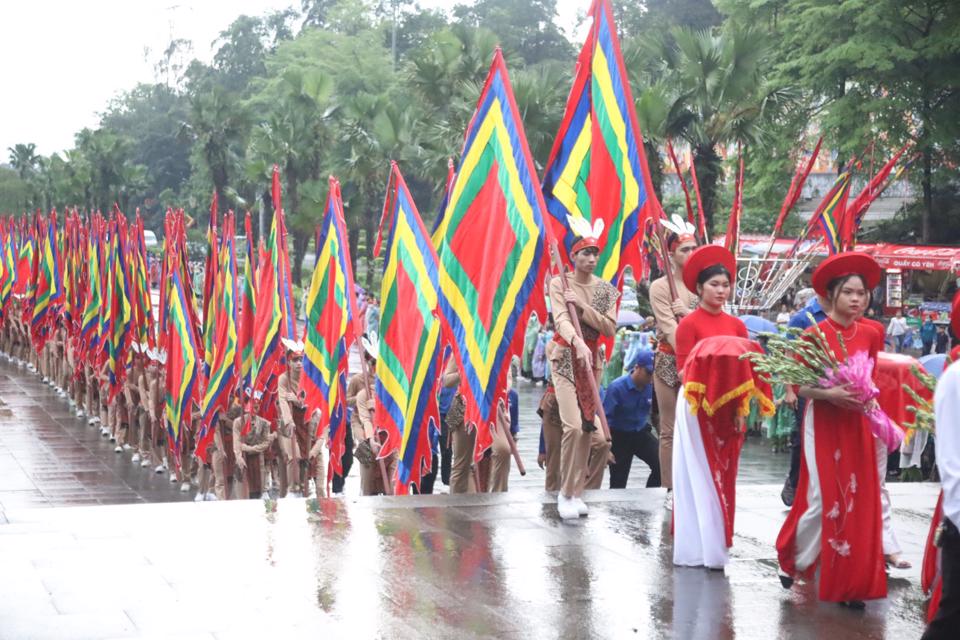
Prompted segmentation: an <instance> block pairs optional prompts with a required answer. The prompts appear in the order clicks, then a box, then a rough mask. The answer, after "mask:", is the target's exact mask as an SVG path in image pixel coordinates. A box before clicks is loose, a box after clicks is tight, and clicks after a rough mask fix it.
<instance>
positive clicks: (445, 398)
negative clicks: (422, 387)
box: [437, 386, 457, 486]
mask: <svg viewBox="0 0 960 640" xmlns="http://www.w3.org/2000/svg"><path fill="white" fill-rule="evenodd" d="M455 395H457V388H456V387H443V386H441V387H440V395H439V397H438V399H437V401H438V403H439V405H440V434H439V437H438V444H439V448H440V481H441V482H442V483H443V484H445V485H447V486H450V467H451V464H452V462H453V449H452V447H451V440H450V428H449V426H448V425H447V412H448V411H450V405H451V404H453V397H454V396H455Z"/></svg>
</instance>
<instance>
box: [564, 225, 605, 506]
mask: <svg viewBox="0 0 960 640" xmlns="http://www.w3.org/2000/svg"><path fill="white" fill-rule="evenodd" d="M569 219H570V220H571V228H572V229H573V230H574V232H575V233H577V235H579V236H580V238H581V239H580V240H578V241H577V242H576V243H575V244H574V245H573V248H572V250H571V251H570V255H571V258H572V260H573V264H574V271H573V273H564V274H563V275H561V276H558V277H555V278H553V279H552V280H551V281H550V288H549V290H550V308H551V311H552V312H553V322H554V325H555V326H556V333H555V334H554V336H553V340H551V341H550V342H549V343H548V344H547V350H546V351H547V358H549V359H550V365H551V367H550V375H551V376H552V378H553V379H552V382H553V387H554V389H555V392H556V398H557V405H558V408H559V410H560V420H561V421H562V422H563V435H562V437H561V441H560V491H559V493H558V494H557V511H558V512H559V513H560V517H561V518H563V519H565V520H566V519H574V518H577V517H579V516H585V515H587V513H588V512H589V510H588V509H587V505H586V503H585V502H584V501H583V498H582V496H583V491H584V489H586V488H594V487H597V488H598V487H599V486H600V484H601V483H602V482H603V470H604V468H605V467H606V465H607V461H608V459H609V455H610V443H609V442H606V441H605V440H604V438H603V434H602V431H601V430H600V429H599V428H597V426H598V425H599V418H598V417H594V419H593V423H594V430H592V431H589V432H587V431H584V426H585V424H584V417H583V413H582V412H581V406H580V403H579V401H578V399H577V387H576V383H575V382H574V379H575V373H574V359H576V360H577V361H578V363H579V364H578V365H577V366H582V367H584V368H591V369H592V372H593V374H594V379H595V380H596V382H597V385H599V383H600V374H601V373H602V370H603V361H602V358H601V355H600V353H599V343H598V341H599V338H600V336H601V335H602V336H607V337H613V335H614V332H615V331H616V329H617V298H618V297H619V295H620V292H619V291H617V288H616V287H614V286H613V285H611V284H610V283H608V282H606V281H605V280H602V279H601V278H598V277H597V276H595V275H593V271H594V269H596V266H597V257H598V256H599V254H600V244H599V237H600V234H601V233H602V232H603V223H602V221H597V224H596V225H595V226H594V227H593V228H592V229H591V228H590V225H589V223H587V222H586V221H585V220H583V219H582V218H579V219H573V218H569ZM560 278H565V280H566V290H565V288H564V286H563V284H562V283H561V280H560ZM567 303H571V304H572V305H573V306H574V308H575V309H576V312H577V316H578V317H579V320H580V327H581V330H582V332H583V337H580V336H578V335H577V333H576V329H574V326H573V322H572V321H571V318H570V314H569V312H568V309H567ZM581 384H583V383H582V382H581ZM594 411H595V412H596V413H599V412H601V411H603V407H602V406H597V407H594Z"/></svg>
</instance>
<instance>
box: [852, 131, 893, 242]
mask: <svg viewBox="0 0 960 640" xmlns="http://www.w3.org/2000/svg"><path fill="white" fill-rule="evenodd" d="M909 147H910V144H909V143H907V144H905V145H903V146H902V147H901V148H900V150H899V151H897V153H896V154H894V156H893V157H892V158H890V160H889V161H887V163H886V164H884V165H883V167H881V168H880V171H878V172H877V175H875V176H873V177H872V178H870V181H869V182H867V184H866V186H864V188H863V190H862V191H861V192H860V193H859V194H857V197H856V198H854V199H853V202H851V203H850V204H849V205H848V206H847V210H846V215H845V216H844V228H843V231H842V234H841V235H842V237H843V244H844V246H845V247H846V248H848V249H849V248H850V247H852V246H853V244H854V240H855V239H856V234H857V229H859V228H860V224H861V223H862V222H863V216H864V215H865V214H866V213H867V209H869V208H870V205H871V204H873V201H874V200H876V199H877V198H878V197H879V196H880V194H881V193H883V190H884V189H885V188H886V187H887V186H888V184H889V183H886V184H885V182H886V180H887V178H888V177H889V175H890V172H891V171H893V167H894V166H896V164H897V162H899V161H900V156H902V155H903V154H904V152H905V151H906V150H907V149H908V148H909ZM904 168H905V167H901V170H902V169H904ZM899 175H900V171H898V173H897V174H896V177H899Z"/></svg>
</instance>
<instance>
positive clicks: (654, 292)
mask: <svg viewBox="0 0 960 640" xmlns="http://www.w3.org/2000/svg"><path fill="white" fill-rule="evenodd" d="M680 231H682V233H671V234H670V235H669V236H668V238H667V251H668V253H669V254H670V265H669V267H668V268H670V269H671V271H672V273H673V282H674V285H675V286H676V291H677V299H676V300H674V299H673V296H672V294H671V293H670V283H669V282H668V281H667V276H666V274H665V275H663V276H661V277H659V278H657V279H656V280H654V281H653V282H652V283H651V284H650V306H651V307H652V308H653V315H654V318H656V327H657V354H656V357H655V359H654V368H653V371H654V373H653V389H654V393H656V395H657V407H658V410H659V411H660V429H659V436H660V482H661V485H662V486H664V487H666V489H667V502H666V506H667V508H668V509H669V508H672V505H673V502H672V499H673V495H672V492H673V421H674V419H675V418H676V411H677V393H679V391H680V377H679V374H678V372H677V357H676V355H674V348H675V347H676V342H675V339H674V336H675V334H676V332H677V324H678V322H679V321H680V318H682V317H683V316H685V315H687V314H688V313H690V312H691V311H692V310H693V309H694V307H696V304H697V296H696V294H695V293H692V292H690V291H689V290H687V288H686V287H685V286H684V284H683V277H682V273H683V265H684V263H685V262H686V261H687V258H688V257H689V255H690V254H691V253H692V252H693V250H694V249H696V248H697V240H696V238H695V237H694V235H693V232H692V228H687V227H685V228H683V229H680Z"/></svg>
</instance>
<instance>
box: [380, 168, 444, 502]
mask: <svg viewBox="0 0 960 640" xmlns="http://www.w3.org/2000/svg"><path fill="white" fill-rule="evenodd" d="M381 250H382V251H384V252H385V256H384V264H383V281H382V284H381V287H380V305H381V312H380V327H379V330H378V333H379V336H380V346H379V349H380V351H379V357H378V358H377V382H376V396H377V402H376V411H375V414H374V419H373V422H374V425H375V426H376V428H377V429H379V430H383V431H385V432H386V434H387V438H386V441H385V442H384V443H383V447H382V448H381V450H380V457H381V458H385V457H386V456H388V455H390V454H391V453H393V452H394V451H396V450H398V449H399V452H400V455H399V464H398V466H397V485H396V490H395V492H394V493H396V495H404V494H406V493H408V492H409V487H410V485H411V484H413V485H416V486H418V487H419V486H420V480H421V478H422V476H423V474H424V473H429V471H430V468H431V450H430V431H431V430H437V431H439V428H440V413H439V408H438V406H437V382H438V380H439V375H440V371H439V368H440V362H439V359H440V358H439V354H440V320H439V319H438V318H437V317H436V312H437V301H438V296H439V284H438V271H439V270H438V266H437V253H436V251H435V250H434V248H433V244H432V243H431V241H430V236H429V234H428V233H427V228H426V227H425V226H424V224H423V221H422V220H421V219H420V213H419V212H418V211H417V206H416V205H415V204H414V202H413V197H412V196H411V195H410V191H409V190H408V189H407V184H406V182H405V181H404V179H403V176H402V175H401V174H400V170H399V169H398V168H397V165H396V163H392V165H391V173H390V181H389V183H388V185H387V197H386V200H385V204H384V210H383V217H382V220H381V223H380V234H379V236H378V238H377V245H376V248H375V249H374V255H375V256H378V255H380V252H381Z"/></svg>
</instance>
